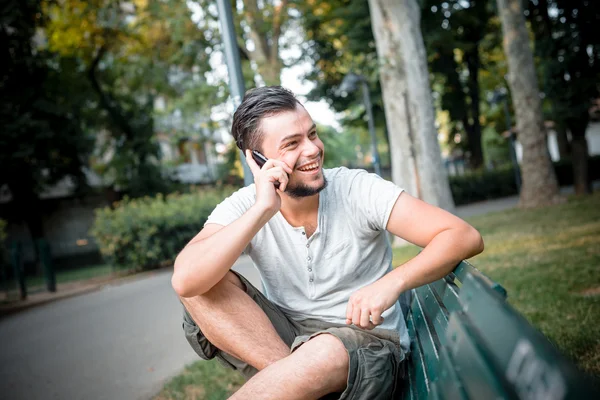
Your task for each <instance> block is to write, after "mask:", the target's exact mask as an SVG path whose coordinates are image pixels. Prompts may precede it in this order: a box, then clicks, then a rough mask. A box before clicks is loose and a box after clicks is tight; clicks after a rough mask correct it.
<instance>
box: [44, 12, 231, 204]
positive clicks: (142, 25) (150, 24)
mask: <svg viewBox="0 0 600 400" xmlns="http://www.w3.org/2000/svg"><path fill="white" fill-rule="evenodd" d="M44 8H45V10H46V13H47V14H48V15H49V16H50V18H49V23H48V26H47V27H46V29H45V32H46V35H47V37H48V49H49V50H50V51H52V52H55V53H56V54H58V55H60V56H61V57H64V58H73V59H75V60H77V62H78V63H79V67H80V68H81V69H82V70H84V71H86V76H87V79H88V81H89V84H90V86H91V88H92V89H93V92H94V95H93V96H91V97H90V99H89V100H90V101H91V102H93V103H94V107H95V109H96V110H97V111H99V112H97V114H98V115H97V116H96V117H95V121H94V123H95V128H96V134H97V136H98V138H99V140H98V141H97V147H96V150H97V151H96V152H95V154H94V155H95V157H94V158H93V160H92V161H93V164H94V166H95V170H96V172H98V173H100V175H101V176H103V178H104V180H105V184H106V185H107V186H109V187H111V188H113V189H117V190H119V191H124V192H127V193H128V194H129V195H133V196H139V195H145V194H153V193H156V192H160V191H164V190H167V187H165V185H164V182H165V178H164V177H163V176H162V174H161V171H160V164H159V162H158V160H159V158H160V154H159V147H158V144H157V142H156V140H155V138H154V135H155V115H154V114H155V113H154V101H155V99H156V98H157V97H160V98H162V99H166V100H169V99H174V100H173V102H175V101H176V102H177V103H178V106H179V107H182V108H185V107H183V105H182V101H181V99H186V100H190V102H192V103H193V106H197V105H198V104H200V105H202V106H201V107H198V108H196V111H195V112H196V113H199V112H203V113H205V115H207V116H208V115H210V111H211V105H216V104H218V103H217V102H216V101H218V100H219V99H221V98H222V96H219V95H218V92H219V86H218V84H217V85H210V84H208V83H207V82H206V79H205V77H204V76H203V74H204V73H206V72H207V71H209V70H210V66H209V62H208V59H209V52H205V49H206V48H209V47H210V46H212V45H213V43H212V42H211V38H207V37H206V36H205V35H204V32H203V31H201V30H199V29H198V27H197V26H196V25H195V24H194V23H193V21H192V19H191V12H190V10H189V9H188V7H187V6H186V4H185V3H182V2H179V1H174V0H167V1H156V0H154V1H141V0H139V1H134V2H131V3H118V2H113V1H109V0H93V1H85V2H83V1H80V0H62V1H58V2H56V1H53V2H44ZM188 90H189V91H193V92H194V93H195V94H196V95H198V98H196V99H189V97H187V98H186V97H185V96H184V93H185V92H186V91H188Z"/></svg>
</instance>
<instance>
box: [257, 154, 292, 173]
mask: <svg viewBox="0 0 600 400" xmlns="http://www.w3.org/2000/svg"><path fill="white" fill-rule="evenodd" d="M274 167H280V168H281V169H283V170H284V171H285V172H286V173H288V174H291V173H292V172H293V170H292V168H290V167H289V166H288V165H287V164H286V163H284V162H283V161H280V160H277V159H274V158H269V160H268V161H267V162H266V163H265V165H264V166H263V168H265V169H270V168H274Z"/></svg>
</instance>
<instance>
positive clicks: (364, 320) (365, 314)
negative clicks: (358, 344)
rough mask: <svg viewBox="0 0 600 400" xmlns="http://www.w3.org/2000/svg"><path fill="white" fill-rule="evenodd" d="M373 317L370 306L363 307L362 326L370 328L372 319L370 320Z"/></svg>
mask: <svg viewBox="0 0 600 400" xmlns="http://www.w3.org/2000/svg"><path fill="white" fill-rule="evenodd" d="M370 317H371V312H370V311H369V309H368V308H365V309H362V310H361V312H360V327H361V328H365V329H366V328H368V327H369V325H370V324H371V321H370V320H369V319H370Z"/></svg>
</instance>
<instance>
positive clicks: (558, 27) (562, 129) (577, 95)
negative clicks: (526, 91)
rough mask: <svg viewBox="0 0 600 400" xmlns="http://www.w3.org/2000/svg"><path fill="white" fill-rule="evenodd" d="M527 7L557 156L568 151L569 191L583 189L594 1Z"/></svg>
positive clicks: (594, 82)
mask: <svg viewBox="0 0 600 400" xmlns="http://www.w3.org/2000/svg"><path fill="white" fill-rule="evenodd" d="M527 13H528V16H529V20H530V21H531V25H532V28H533V32H534V34H535V39H536V45H535V52H536V55H537V56H538V57H539V62H540V67H541V68H540V69H541V76H542V83H543V85H542V88H543V91H544V93H545V94H546V95H547V98H548V100H549V102H550V106H551V107H550V110H551V115H550V118H552V119H553V120H554V121H555V125H556V131H557V139H558V144H559V150H560V155H561V158H563V157H569V156H571V159H572V161H573V172H574V182H575V192H576V193H578V194H583V193H589V192H591V190H592V187H591V182H590V179H589V177H588V162H587V159H588V149H587V141H586V138H585V134H586V130H587V127H588V123H589V119H590V115H589V109H590V107H591V104H592V101H593V100H594V99H596V98H597V97H598V95H599V87H598V80H599V78H600V39H599V38H600V24H599V23H598V22H599V21H600V4H598V2H597V1H588V0H571V1H564V0H531V1H530V2H529V7H528V9H527ZM567 130H568V131H570V133H571V143H569V141H568V137H567ZM570 153H572V154H570Z"/></svg>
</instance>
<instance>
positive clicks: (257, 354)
mask: <svg viewBox="0 0 600 400" xmlns="http://www.w3.org/2000/svg"><path fill="white" fill-rule="evenodd" d="M181 301H182V302H183V304H184V306H185V308H186V309H187V310H188V312H189V313H190V315H191V316H192V318H193V319H194V321H195V322H196V324H198V326H199V327H200V330H202V333H204V335H205V336H206V338H207V339H208V340H209V341H210V342H211V343H212V344H214V345H215V346H216V347H218V348H219V349H220V350H222V351H224V352H226V353H228V354H231V355H232V356H234V357H235V358H237V359H239V360H242V361H244V362H246V363H247V364H250V365H252V366H253V367H254V368H256V369H258V370H259V371H260V370H262V369H264V368H265V367H267V366H269V365H271V364H273V363H274V362H276V361H278V360H280V359H282V358H284V357H286V356H287V355H289V354H290V349H289V347H288V346H287V345H286V344H285V343H284V342H283V340H281V338H280V337H279V334H278V333H277V331H276V330H275V328H274V327H273V324H272V323H271V321H270V320H269V318H268V317H267V315H266V314H265V313H264V312H263V310H261V309H260V307H259V306H258V305H257V304H256V303H255V302H254V300H252V299H251V298H250V296H248V295H247V294H246V292H245V288H244V284H243V283H242V282H241V281H240V279H239V278H238V277H237V276H236V275H235V274H234V273H232V272H228V273H227V275H225V277H224V278H223V279H222V280H221V281H220V282H219V283H217V284H216V285H215V286H214V287H213V288H212V289H211V290H209V291H208V292H207V293H205V294H203V295H202V296H196V297H191V298H181Z"/></svg>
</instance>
